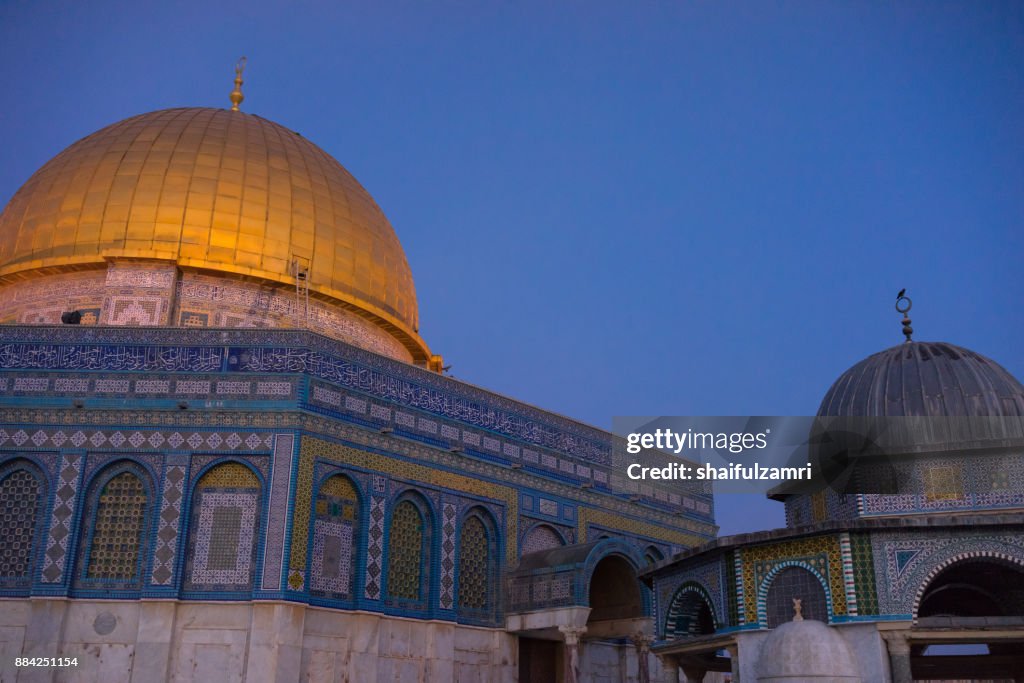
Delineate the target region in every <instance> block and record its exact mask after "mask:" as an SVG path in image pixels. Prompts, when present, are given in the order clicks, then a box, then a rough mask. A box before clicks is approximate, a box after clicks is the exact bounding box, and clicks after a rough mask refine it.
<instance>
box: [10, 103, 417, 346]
mask: <svg viewBox="0 0 1024 683" xmlns="http://www.w3.org/2000/svg"><path fill="white" fill-rule="evenodd" d="M168 269H170V270H171V271H173V283H172V287H173V289H174V290H175V291H172V292H171V293H170V294H168V296H167V300H166V301H163V300H160V301H158V300H157V299H158V298H159V297H158V296H155V295H154V296H149V295H151V294H153V291H150V290H152V289H153V288H154V287H157V285H158V284H159V283H165V282H166V279H167V277H169V276H166V273H168V272H169V271H168ZM90 273H91V275H89V274H90ZM112 273H116V275H114V276H112V275H111V274H112ZM132 273H134V274H132ZM154 273H164V274H165V275H160V276H157V275H154ZM101 274H105V275H103V276H102V277H103V282H101V281H100V279H99V278H100V275H101ZM55 277H57V278H59V279H58V280H54V278H55ZM90 277H91V279H90ZM161 278H163V279H161ZM297 280H298V283H297ZM61 283H63V284H61ZM297 284H298V285H299V286H296V285H297ZM100 290H102V291H100ZM154 291H155V290H154ZM45 292H49V293H50V296H49V298H47V296H46V295H45ZM89 292H92V294H91V295H90V294H89ZM57 294H59V296H56V295H57ZM119 296H120V297H128V298H131V297H134V299H133V300H132V301H130V302H127V303H125V302H122V304H121V308H120V309H118V308H117V306H118V299H117V297H119ZM62 297H63V298H62ZM65 300H66V301H65ZM71 308H77V309H79V310H81V311H83V312H84V315H85V320H84V322H87V323H88V322H95V323H99V324H142V325H151V324H156V325H186V326H197V327H200V326H207V327H242V326H248V327H289V326H304V327H308V328H309V329H313V330H315V331H318V332H322V333H324V334H327V335H329V336H334V337H336V338H340V339H343V340H345V341H349V342H351V343H354V344H356V345H359V346H362V347H364V348H368V349H371V350H374V351H378V352H381V353H385V354H387V355H390V356H393V357H398V358H403V359H405V360H410V361H413V362H420V363H422V362H425V361H426V360H427V359H428V358H429V351H428V349H427V346H426V344H425V343H424V342H423V340H422V339H421V338H420V337H419V333H418V320H417V302H416V293H415V289H414V286H413V279H412V274H411V272H410V270H409V265H408V263H407V262H406V258H405V254H404V252H403V250H402V246H401V244H400V243H399V241H398V238H397V236H396V235H395V232H394V230H393V229H392V227H391V225H390V223H389V222H388V220H387V218H386V217H385V216H384V213H383V212H382V211H381V209H380V208H379V207H378V206H377V204H376V203H375V202H374V200H373V198H372V197H371V196H370V195H369V193H367V191H366V190H365V189H363V187H362V186H361V185H360V184H359V183H358V182H357V181H356V179H355V178H353V177H352V175H351V174H350V173H348V171H346V170H345V169H344V168H343V167H342V166H341V164H339V163H338V162H337V161H335V160H334V159H333V158H332V157H331V156H330V155H328V154H327V153H326V152H324V151H323V150H322V149H320V148H319V147H317V146H316V145H314V144H313V143H311V142H310V141H309V140H307V139H305V138H304V137H302V136H301V135H300V134H299V133H296V132H294V131H292V130H289V129H288V128H285V127H284V126H281V125H279V124H276V123H273V122H271V121H267V120H266V119H263V118H260V117H259V116H254V115H251V114H246V113H242V112H240V111H228V110H224V109H210V108H183V109H168V110H163V111H156V112H151V113H148V114H142V115H140V116H135V117H132V118H129V119H125V120H124V121H120V122H118V123H115V124H113V125H111V126H108V127H106V128H103V129H102V130H100V131H97V132H96V133H93V134H92V135H89V136H88V137H86V138H84V139H82V140H80V141H78V142H76V143H74V144H73V145H71V146H70V147H68V148H67V149H65V150H64V151H63V152H61V153H60V154H59V155H57V156H56V157H55V158H53V159H52V160H51V161H49V162H48V163H47V164H45V165H44V166H43V167H42V168H40V169H39V170H38V171H37V172H36V173H35V174H34V175H33V176H32V177H31V178H30V179H29V180H28V181H27V182H26V183H25V184H24V186H22V188H21V189H20V190H19V191H18V192H17V193H16V194H15V195H14V197H13V198H12V199H11V201H10V203H9V204H8V205H7V207H6V208H5V209H4V211H3V214H2V215H0V322H17V323H33V322H51V323H52V322H58V321H59V311H60V310H61V309H64V310H69V309H71ZM126 311H127V313H126ZM54 316H56V319H55V317H54Z"/></svg>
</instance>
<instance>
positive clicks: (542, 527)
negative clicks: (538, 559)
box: [520, 524, 565, 555]
mask: <svg viewBox="0 0 1024 683" xmlns="http://www.w3.org/2000/svg"><path fill="white" fill-rule="evenodd" d="M563 545H565V541H563V540H562V537H561V536H559V535H558V532H557V531H555V530H554V529H553V528H551V527H549V526H548V525H547V524H538V525H537V526H535V527H533V528H532V529H530V530H529V531H527V532H526V536H524V537H523V549H522V552H521V553H520V555H529V554H530V553H537V552H540V551H542V550H551V549H552V548H557V547H559V546H563Z"/></svg>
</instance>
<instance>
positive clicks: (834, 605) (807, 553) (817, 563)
mask: <svg viewBox="0 0 1024 683" xmlns="http://www.w3.org/2000/svg"><path fill="white" fill-rule="evenodd" d="M790 565H799V566H802V567H804V568H805V569H808V570H809V571H811V572H812V573H814V574H815V575H817V576H818V577H819V578H820V579H821V580H822V583H823V584H824V588H825V594H826V597H827V598H828V601H829V603H830V604H829V611H828V613H829V615H830V616H831V615H846V614H847V613H848V612H847V604H846V586H845V584H844V581H843V564H842V556H841V553H840V548H839V541H838V538H837V537H836V536H833V535H831V534H823V535H820V536H810V537H806V538H799V539H794V540H790V541H781V542H778V543H770V544H765V545H756V546H751V547H746V548H743V610H742V611H743V612H744V623H748V624H751V623H762V624H763V623H764V622H763V621H761V618H763V617H764V600H765V594H766V590H767V588H768V584H769V583H770V578H771V577H773V576H774V574H775V573H776V572H778V571H780V570H781V569H782V568H784V567H787V566H790Z"/></svg>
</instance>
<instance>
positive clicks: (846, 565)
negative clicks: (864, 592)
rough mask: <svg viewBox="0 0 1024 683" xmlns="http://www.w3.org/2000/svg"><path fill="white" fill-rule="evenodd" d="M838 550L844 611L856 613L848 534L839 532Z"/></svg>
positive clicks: (851, 614)
mask: <svg viewBox="0 0 1024 683" xmlns="http://www.w3.org/2000/svg"><path fill="white" fill-rule="evenodd" d="M839 552H840V554H841V556H842V558H843V586H844V587H845V588H846V613H847V614H849V615H850V616H856V615H857V613H858V612H857V588H856V586H855V584H854V582H853V551H852V550H851V549H850V534H848V533H846V532H845V531H844V532H843V533H841V534H839Z"/></svg>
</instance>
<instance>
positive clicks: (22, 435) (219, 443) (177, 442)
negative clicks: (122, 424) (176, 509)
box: [0, 427, 273, 452]
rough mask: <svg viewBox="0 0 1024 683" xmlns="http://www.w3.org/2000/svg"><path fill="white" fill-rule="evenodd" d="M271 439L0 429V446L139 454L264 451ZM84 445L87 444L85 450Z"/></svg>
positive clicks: (209, 434) (85, 429)
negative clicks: (127, 450) (183, 449)
mask: <svg viewBox="0 0 1024 683" xmlns="http://www.w3.org/2000/svg"><path fill="white" fill-rule="evenodd" d="M272 438H273V437H272V436H271V435H269V434H260V433H255V432H242V433H240V434H238V440H237V441H236V440H235V439H228V438H225V437H223V436H221V435H220V433H218V432H190V431H183V432H178V431H172V430H166V431H161V430H153V429H140V430H137V431H136V430H133V431H128V430H119V429H93V428H89V427H82V428H80V429H75V428H68V427H63V428H56V429H54V428H40V429H36V430H34V431H32V432H31V434H30V433H28V432H26V431H25V430H23V429H22V430H15V431H8V430H7V429H2V428H0V446H3V445H5V444H7V443H8V442H10V443H12V444H14V445H15V446H22V445H24V444H25V443H26V442H31V443H32V444H33V445H34V446H35V447H36V448H67V447H74V448H86V447H88V448H90V450H93V449H101V448H117V449H119V448H121V447H122V446H123V445H125V444H130V445H131V447H132V448H133V449H141V450H157V451H161V452H162V451H163V450H166V448H167V447H168V446H170V448H172V449H178V448H181V447H182V445H183V444H187V447H188V448H190V449H193V450H199V449H205V448H209V449H213V450H218V451H228V450H230V451H246V450H257V451H265V450H267V449H268V448H269V447H270V440H271V439H272ZM84 444H88V446H85V445H84Z"/></svg>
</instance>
